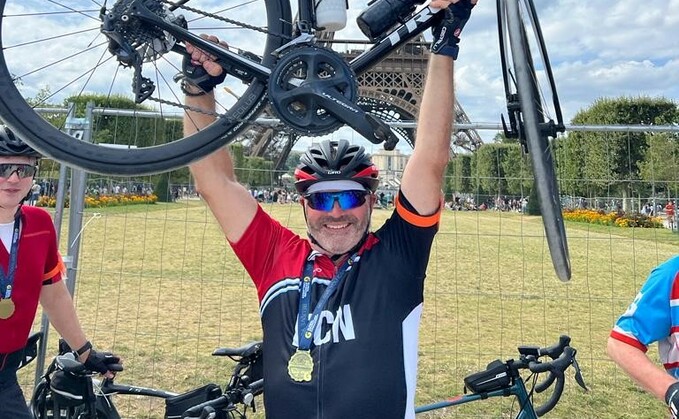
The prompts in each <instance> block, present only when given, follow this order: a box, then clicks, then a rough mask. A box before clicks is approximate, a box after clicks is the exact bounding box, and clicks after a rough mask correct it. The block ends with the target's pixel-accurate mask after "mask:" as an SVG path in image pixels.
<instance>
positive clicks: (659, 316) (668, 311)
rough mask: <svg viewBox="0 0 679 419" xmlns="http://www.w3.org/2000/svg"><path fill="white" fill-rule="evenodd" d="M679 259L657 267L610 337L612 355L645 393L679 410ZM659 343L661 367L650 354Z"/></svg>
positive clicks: (609, 350) (672, 408)
mask: <svg viewBox="0 0 679 419" xmlns="http://www.w3.org/2000/svg"><path fill="white" fill-rule="evenodd" d="M678 272H679V256H676V257H673V258H672V259H669V260H667V261H665V262H664V263H662V264H660V265H658V266H656V267H655V268H654V269H653V270H652V271H651V273H650V275H649V276H648V278H647V279H646V282H644V284H643V285H642V286H641V290H640V291H639V293H638V294H637V296H636V298H635V299H634V301H632V303H631V304H630V306H629V307H628V308H627V311H625V313H623V314H622V316H620V318H619V319H618V321H617V323H616V324H615V327H614V328H613V330H612V331H611V334H610V337H609V338H608V348H607V349H608V355H609V356H610V357H611V359H613V361H615V363H616V364H618V365H619V366H620V367H621V368H622V369H623V370H624V371H625V372H626V373H627V375H629V376H630V377H631V378H632V379H633V380H634V381H636V382H637V383H638V384H639V385H641V387H643V388H644V390H646V391H648V392H649V393H651V394H652V395H654V396H655V397H656V398H658V399H660V400H663V401H664V402H665V403H667V405H668V406H669V408H670V412H671V415H672V417H673V418H677V412H678V411H679V381H678V380H679V310H678V309H679V274H678ZM654 342H658V351H659V353H660V362H662V364H663V367H664V368H660V367H659V366H657V365H656V364H655V363H653V361H651V359H650V358H649V357H648V356H647V355H646V351H647V350H648V345H650V344H652V343H654Z"/></svg>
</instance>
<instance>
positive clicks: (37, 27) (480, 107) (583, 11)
mask: <svg viewBox="0 0 679 419" xmlns="http://www.w3.org/2000/svg"><path fill="white" fill-rule="evenodd" d="M8 3H10V5H12V6H11V9H10V6H9V5H8V6H7V9H6V10H5V14H6V15H7V14H8V11H9V12H12V13H17V12H19V11H23V12H27V11H30V10H34V9H36V8H40V10H44V9H45V8H46V7H49V8H51V10H54V11H56V10H61V11H63V10H64V9H63V7H61V8H60V7H59V6H56V5H47V2H44V1H43V0H11V1H8ZM111 3H112V2H109V6H110V4H111ZM237 3H242V1H238V2H232V3H229V2H227V1H225V0H194V1H192V2H191V3H189V5H191V6H194V7H200V6H205V8H206V9H207V10H220V9H224V8H226V7H229V4H237ZM293 3H296V2H293ZM535 3H536V8H537V12H538V15H539V18H540V23H541V25H542V29H543V32H544V36H545V41H546V45H547V49H548V51H549V53H550V57H551V59H552V64H553V69H554V74H555V78H556V84H557V88H558V93H559V96H560V98H561V100H562V106H563V110H564V117H565V119H566V122H568V121H569V120H570V119H571V118H572V117H573V116H574V114H575V113H576V112H578V111H579V110H581V109H584V108H587V107H588V106H589V105H590V104H591V103H592V102H593V101H594V100H596V99H597V98H599V97H616V96H622V95H625V96H639V95H647V96H654V97H656V96H663V97H666V98H668V99H671V100H675V101H678V100H679V43H678V42H676V36H675V35H674V32H676V28H677V27H678V26H679V13H678V12H677V10H679V0H648V1H646V2H643V4H641V3H639V2H631V1H615V0H597V1H590V2H583V1H581V0H536V1H535ZM366 4H367V0H359V1H356V2H351V9H350V10H349V13H348V21H349V22H350V24H349V27H348V28H347V29H346V30H345V31H343V32H341V33H339V34H337V36H336V37H337V38H343V39H364V36H363V35H362V34H361V33H360V31H359V30H358V28H357V27H356V25H355V23H354V22H355V19H356V17H357V16H358V15H359V13H360V12H361V11H362V10H363V9H364V8H365V7H366ZM68 5H69V7H73V8H76V9H77V8H79V7H80V8H82V9H96V8H97V7H98V6H96V4H95V3H93V2H92V1H91V0H73V1H70V2H68ZM88 14H90V15H93V16H96V15H97V14H98V13H97V12H90V13H88ZM187 15H189V17H195V16H191V14H190V13H188V14H187ZM224 15H225V16H228V17H229V18H232V19H236V20H242V21H248V22H254V23H255V24H258V23H259V24H260V25H261V24H262V22H263V19H264V13H263V3H262V2H261V0H260V1H257V2H255V3H250V4H248V5H247V6H241V7H237V8H235V9H233V10H230V11H229V12H228V13H225V14H224ZM496 19H497V18H496V11H495V1H492V0H480V3H479V5H478V6H477V7H476V8H475V9H474V12H473V14H472V17H471V19H470V21H469V23H468V25H467V27H466V28H465V30H464V32H463V34H462V43H461V51H460V59H459V60H458V62H457V63H456V90H457V95H458V100H459V101H460V103H461V104H462V106H463V107H464V109H465V111H466V112H467V114H468V116H469V118H470V119H471V120H472V121H474V122H491V123H498V122H499V121H500V119H499V115H500V114H502V113H506V104H505V99H504V90H503V85H502V75H501V68H500V60H499V53H498V45H497V42H498V40H497V20H496ZM88 20H89V21H88ZM204 22H205V20H200V21H196V22H193V23H192V24H191V26H192V27H200V26H201V25H204ZM8 25H14V26H13V30H10V29H9V28H8ZM97 25H98V23H97V22H95V21H92V20H90V19H86V18H83V16H82V15H78V14H66V15H61V16H59V15H52V16H42V17H39V16H30V17H23V18H8V17H5V18H4V19H3V45H4V46H5V47H6V46H7V45H12V44H16V43H18V42H22V41H24V40H30V39H35V38H44V37H47V36H49V35H50V34H56V33H66V32H70V31H72V30H75V29H76V28H82V27H86V26H89V27H93V26H97ZM220 26H221V28H220V29H214V28H213V29H210V28H203V29H201V31H205V32H208V31H209V32H211V33H216V34H217V35H218V36H219V37H220V38H223V39H227V40H228V41H229V43H230V44H231V45H232V46H236V47H243V48H245V49H249V50H254V51H261V48H262V38H261V36H258V35H257V34H253V33H252V32H247V33H246V31H240V30H235V29H233V28H230V29H229V27H230V26H231V25H229V24H227V23H224V22H220ZM76 38H77V39H78V40H79V41H81V42H85V43H88V42H93V41H94V42H101V41H103V37H101V36H99V37H96V38H95V37H94V36H92V34H86V35H81V36H77V37H76V36H73V37H69V38H68V39H66V40H64V41H49V42H44V43H41V44H40V46H39V47H32V48H23V49H22V48H16V49H13V50H6V54H8V55H9V56H10V57H9V58H8V60H10V63H11V64H13V65H15V66H17V67H15V68H16V69H17V73H21V72H24V71H26V70H27V69H29V68H35V67H36V66H37V65H38V63H44V62H53V61H56V60H58V59H59V58H60V57H64V56H67V55H68V54H69V53H71V52H72V51H75V50H77V49H79V48H81V47H82V44H77V43H76V42H75V39H76ZM97 54H101V49H98V51H97V52H96V54H95V53H94V52H93V53H92V54H89V56H88V55H85V54H84V55H83V56H81V57H79V60H77V61H75V60H72V61H70V62H68V63H64V64H60V65H59V66H54V70H52V71H48V72H44V71H43V72H39V74H38V73H36V74H34V75H32V76H27V77H26V78H25V79H24V80H23V82H24V87H23V89H24V90H25V91H26V94H28V95H32V94H35V92H37V90H38V89H39V88H41V87H43V86H44V85H50V86H52V87H54V86H57V85H59V84H63V83H64V82H67V81H68V80H72V79H73V77H74V75H76V74H81V73H82V72H83V71H85V70H86V69H87V67H86V64H85V61H86V59H88V60H90V61H91V60H94V61H96V60H97V59H98V57H99V55H97ZM162 65H163V66H164V67H165V68H170V65H169V64H167V63H164V64H162ZM174 65H175V66H178V65H179V64H178V61H177V60H175V61H174ZM115 67H116V66H115V65H114V63H111V64H110V65H109V66H108V67H107V68H106V69H105V70H98V71H97V72H95V73H94V76H93V79H92V80H91V81H90V85H91V86H93V88H96V89H97V90H100V91H107V89H108V88H109V86H110V80H111V78H112V74H115V71H116V68H115ZM126 72H127V73H129V72H130V71H129V70H126ZM119 73H120V74H119V75H118V76H116V77H117V82H116V86H114V91H120V92H123V91H126V92H127V91H129V81H130V77H129V74H125V75H124V76H123V75H122V74H123V73H124V72H122V71H121V72H119ZM147 76H148V77H152V78H154V77H155V76H154V75H153V74H147ZM157 83H158V84H159V85H163V84H164V82H162V81H158V82H157ZM228 86H229V87H230V88H231V89H232V90H234V91H235V92H236V94H241V93H242V92H243V86H242V84H241V83H239V82H237V81H231V82H230V84H228ZM75 87H76V86H73V88H75ZM164 89H167V88H166V87H165V88H164ZM168 94H169V93H168ZM220 100H222V101H224V102H225V103H227V102H229V101H231V100H232V98H231V97H230V96H229V95H228V94H227V93H224V92H222V91H221V90H220ZM482 135H483V137H484V138H486V139H490V138H492V137H493V136H494V135H495V133H494V132H482Z"/></svg>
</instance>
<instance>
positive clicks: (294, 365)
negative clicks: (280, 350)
mask: <svg viewBox="0 0 679 419" xmlns="http://www.w3.org/2000/svg"><path fill="white" fill-rule="evenodd" d="M313 371H314V360H313V358H312V357H311V353H310V352H309V351H302V350H299V349H297V351H296V352H295V353H294V354H292V356H291V357H290V361H288V374H290V378H292V379H293V380H295V381H299V382H302V381H311V373H312V372H313Z"/></svg>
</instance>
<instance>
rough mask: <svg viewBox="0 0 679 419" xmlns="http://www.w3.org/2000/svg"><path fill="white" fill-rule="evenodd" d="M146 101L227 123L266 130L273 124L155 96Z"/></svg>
mask: <svg viewBox="0 0 679 419" xmlns="http://www.w3.org/2000/svg"><path fill="white" fill-rule="evenodd" d="M146 100H151V101H153V102H158V103H160V104H161V105H172V106H176V107H178V108H181V109H184V110H185V111H192V112H197V113H202V114H203V115H210V116H214V117H215V118H221V119H224V120H226V121H227V122H231V123H235V122H246V123H248V124H249V125H252V126H256V127H264V128H270V127H271V123H261V122H257V120H256V118H255V119H247V118H234V117H231V116H226V115H225V114H221V113H217V112H210V111H206V110H205V109H202V108H196V107H195V106H190V105H184V104H182V103H177V102H171V101H169V100H165V99H160V98H155V97H153V96H149V97H148V98H147V99H146Z"/></svg>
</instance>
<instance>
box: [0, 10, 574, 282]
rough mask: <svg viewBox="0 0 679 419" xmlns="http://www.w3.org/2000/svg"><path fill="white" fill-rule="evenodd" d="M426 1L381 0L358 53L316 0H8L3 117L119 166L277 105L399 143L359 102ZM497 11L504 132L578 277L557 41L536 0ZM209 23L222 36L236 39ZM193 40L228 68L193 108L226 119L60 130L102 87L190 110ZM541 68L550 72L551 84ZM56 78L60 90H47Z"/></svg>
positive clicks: (280, 112)
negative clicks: (205, 100) (565, 180)
mask: <svg viewBox="0 0 679 419" xmlns="http://www.w3.org/2000/svg"><path fill="white" fill-rule="evenodd" d="M423 2H424V0H377V1H375V2H371V4H370V5H369V7H368V8H367V9H366V10H365V11H364V12H363V13H362V14H361V15H360V16H359V18H358V23H359V25H358V26H359V28H360V29H361V30H362V31H363V33H364V34H365V35H366V36H367V37H368V38H369V39H370V41H371V43H372V44H371V46H370V47H369V48H368V49H367V50H366V51H364V52H362V53H361V54H359V55H358V56H357V57H356V58H353V59H351V60H350V61H349V60H347V59H345V58H344V57H343V56H342V55H341V54H340V53H339V52H337V51H334V50H333V49H331V48H330V47H329V46H328V45H330V44H328V43H326V42H325V41H326V40H327V37H324V36H322V35H323V29H324V28H323V27H321V26H319V22H318V19H317V17H318V16H317V14H316V10H315V8H314V1H313V0H298V1H297V2H296V6H297V7H296V15H295V17H293V9H292V7H291V4H290V2H289V0H230V1H229V0H224V1H223V2H219V4H220V5H221V6H222V7H221V8H220V9H219V10H214V2H211V1H207V0H191V1H190V5H189V0H176V1H174V2H173V1H169V0H117V1H112V2H107V1H104V2H103V3H101V4H100V3H97V2H93V1H91V0H72V1H69V2H68V4H62V3H60V2H56V1H55V2H44V1H40V0H0V12H2V19H1V20H0V31H1V33H2V40H1V42H2V48H1V49H0V88H2V91H3V94H2V95H1V96H0V115H1V116H2V118H3V119H4V120H5V122H6V123H7V124H8V125H10V126H11V128H12V129H13V130H14V131H15V132H16V133H17V134H18V135H20V136H21V137H22V138H24V139H25V140H26V141H27V142H28V143H29V144H31V145H32V146H34V147H35V148H36V149H38V150H40V151H41V152H43V153H45V154H47V155H49V156H51V157H53V158H55V159H58V160H60V161H64V162H67V163H69V164H71V165H74V166H77V167H81V168H83V169H86V170H88V171H91V172H97V173H104V174H114V175H137V174H143V173H155V172H161V171H166V170H170V169H174V168H177V167H180V166H184V165H186V164H187V163H189V162H191V161H194V160H196V159H199V158H200V157H203V156H206V155H208V154H209V153H211V152H212V151H214V150H216V149H217V148H219V147H221V146H223V145H224V144H227V143H229V142H231V141H233V140H234V139H235V138H236V137H237V136H238V135H240V134H242V133H243V131H244V130H245V129H246V128H247V127H251V126H252V125H253V124H257V123H256V118H257V117H258V116H259V115H260V113H261V111H262V109H263V108H264V107H265V105H267V104H269V105H270V107H271V109H272V110H273V112H274V114H275V115H276V116H277V118H278V120H279V121H280V122H282V123H283V124H284V127H285V129H286V130H289V131H291V132H292V133H294V134H296V135H304V136H318V135H324V134H328V133H331V132H333V131H335V130H337V129H338V128H339V127H341V126H343V125H345V124H346V125H348V126H350V127H351V128H353V129H354V130H356V131H357V132H359V133H360V134H362V135H363V136H364V137H365V138H367V139H368V140H370V141H372V142H374V143H384V145H385V148H393V147H394V146H395V144H396V142H397V141H398V139H399V137H398V135H396V134H395V132H394V131H392V130H391V129H390V127H389V126H388V125H387V124H386V123H385V122H384V121H383V120H381V119H380V118H379V117H378V116H376V115H372V114H370V113H367V112H366V110H365V109H364V108H365V107H364V108H362V107H361V105H360V103H361V101H360V97H359V95H358V86H357V75H360V74H362V73H364V72H366V71H367V70H368V69H370V68H371V67H373V66H374V65H376V64H377V63H378V62H379V61H381V60H382V59H383V58H385V57H386V56H388V55H389V54H390V53H391V52H393V51H395V50H397V49H399V48H401V47H403V46H404V44H406V43H407V42H409V41H411V40H412V39H414V38H415V37H416V36H418V35H420V34H421V33H422V32H424V31H425V30H427V29H428V28H430V27H431V26H432V24H433V22H434V20H435V17H436V15H437V13H439V10H438V9H435V8H432V7H431V6H425V7H422V8H420V9H419V10H418V9H417V6H418V5H419V4H421V3H423ZM94 6H97V7H94ZM206 6H207V7H212V8H213V9H210V10H207V11H206V10H204V8H205V7H206ZM252 10H258V13H252ZM497 14H498V28H499V41H500V53H501V56H500V61H501V65H502V69H503V76H504V84H505V91H506V97H507V105H508V107H507V108H508V112H509V115H508V125H507V126H506V129H505V133H506V135H507V136H509V137H517V138H519V139H520V141H521V143H522V144H523V146H524V150H525V151H526V152H529V153H530V155H531V160H532V163H533V173H534V176H535V183H536V187H537V191H538V197H539V200H540V207H541V210H542V215H543V219H544V222H545V230H546V234H547V238H548V244H549V248H550V251H551V254H552V259H553V261H554V266H555V269H556V271H557V275H558V276H559V278H561V279H562V280H567V279H569V278H570V263H569V259H568V250H567V243H566V236H565V231H564V227H563V219H562V216H561V203H560V200H559V194H558V187H557V182H556V177H555V172H554V163H553V161H552V155H551V152H550V144H549V137H555V136H556V135H557V134H558V133H559V132H563V131H564V125H563V120H562V116H561V109H560V106H559V101H558V96H557V94H556V88H555V83H554V78H553V76H552V72H551V67H550V65H549V59H548V56H547V51H546V48H545V44H544V40H543V38H542V34H541V30H540V25H539V22H538V18H537V13H536V11H535V7H534V5H533V0H497ZM33 27H40V28H43V30H41V31H35V30H31V28H33ZM196 33H210V34H214V35H216V36H218V37H220V38H221V39H225V40H227V41H228V42H229V46H228V47H226V46H223V45H217V44H214V43H212V42H209V41H207V40H205V39H203V38H201V37H200V36H198V35H197V34H196ZM531 34H534V37H532V36H531ZM533 38H534V39H535V41H532V39H533ZM187 42H188V43H191V44H193V45H195V46H197V47H199V48H201V49H203V50H204V51H207V52H209V53H210V54H213V55H214V56H215V57H217V61H218V62H219V63H220V64H221V65H222V66H223V67H224V68H225V70H226V72H227V73H228V76H227V78H226V80H225V82H224V83H223V84H222V86H223V87H224V88H223V89H218V92H217V103H218V105H217V108H216V109H195V108H194V109H193V110H195V111H198V112H203V113H208V114H214V115H216V116H218V118H216V120H215V122H214V123H213V124H211V125H210V126H208V127H206V128H205V129H203V130H201V131H199V132H196V133H195V134H192V135H190V136H189V137H186V138H181V137H182V134H181V133H180V132H177V126H176V125H175V127H174V128H173V127H172V124H171V123H159V122H157V121H147V122H146V123H144V122H143V121H138V119H139V118H141V117H144V116H147V115H145V113H144V112H143V111H142V110H141V109H136V110H130V111H129V112H128V114H129V115H130V116H132V117H138V118H135V121H136V122H134V123H129V122H128V123H124V122H122V121H119V119H116V118H115V117H113V116H102V117H101V118H99V125H101V131H102V132H99V134H98V136H97V139H96V141H95V142H94V143H87V142H84V141H81V140H80V139H76V138H74V137H72V136H70V135H68V134H66V133H63V132H61V131H60V129H62V128H71V127H70V126H69V127H65V126H64V122H63V121H64V118H63V117H62V118H59V116H58V114H56V113H55V111H54V110H53V109H51V108H50V107H52V108H53V105H50V103H51V101H55V100H64V99H65V98H70V99H69V100H72V101H77V100H78V99H79V98H81V97H83V96H84V98H83V99H80V100H81V101H83V100H87V99H94V98H93V97H92V96H86V94H92V93H95V94H99V97H98V99H99V100H100V101H102V99H103V101H104V102H106V104H105V105H104V106H106V107H111V108H112V107H116V106H118V107H119V106H123V104H124V101H123V100H122V99H120V97H121V96H124V97H131V98H132V99H133V100H134V102H135V103H137V104H145V105H147V107H146V108H145V109H152V108H155V109H157V110H159V111H160V112H161V113H163V114H168V115H172V114H183V111H184V110H186V109H187V107H186V106H185V105H184V104H183V94H182V93H181V91H180V88H179V86H178V84H177V83H175V82H174V81H173V76H174V75H175V74H177V73H178V72H179V71H180V69H181V68H182V66H181V60H182V58H183V57H184V56H185V55H186V49H185V45H186V43H187ZM36 48H40V54H36V53H35V51H36ZM200 70H202V68H201V69H200ZM200 70H199V71H200ZM536 70H538V71H539V72H540V74H543V73H544V75H545V78H544V79H546V80H547V83H546V86H545V87H546V88H545V89H542V88H541V87H542V86H541V83H540V80H544V79H539V78H538V77H537V76H536ZM196 76H197V77H198V76H200V74H196ZM45 84H48V86H49V88H47V89H42V90H39V86H45ZM550 97H551V99H552V100H549V98H550ZM149 105H150V106H149ZM125 106H127V107H129V104H128V105H125ZM46 108H47V109H46ZM105 111H106V109H104V110H103V111H102V112H104V113H105ZM503 122H504V119H503ZM53 123H54V125H53ZM267 123H271V121H268V122H267ZM124 125H127V128H128V129H123V126H124ZM267 127H268V126H267ZM260 128H261V127H260ZM97 129H98V127H97V126H95V127H94V130H97ZM173 129H174V130H175V131H174V132H176V136H177V137H180V139H179V140H176V141H171V140H170V141H168V140H166V139H165V138H162V139H158V140H156V138H159V137H158V136H157V135H156V134H157V133H158V132H164V131H172V130H173ZM112 131H115V132H112ZM172 135H173V134H170V136H172ZM173 139H174V138H173ZM110 143H113V145H114V146H113V147H112V146H111V144H110ZM116 146H117V147H116Z"/></svg>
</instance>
